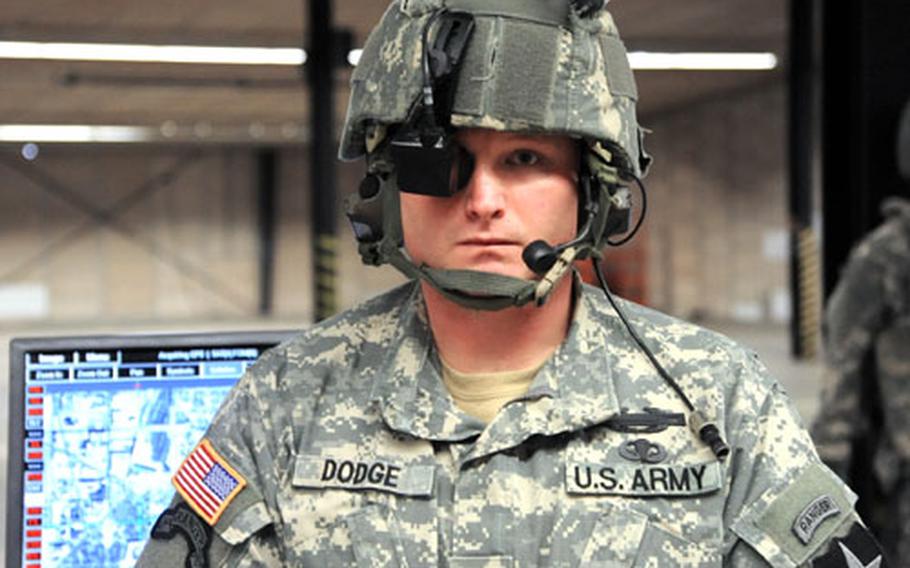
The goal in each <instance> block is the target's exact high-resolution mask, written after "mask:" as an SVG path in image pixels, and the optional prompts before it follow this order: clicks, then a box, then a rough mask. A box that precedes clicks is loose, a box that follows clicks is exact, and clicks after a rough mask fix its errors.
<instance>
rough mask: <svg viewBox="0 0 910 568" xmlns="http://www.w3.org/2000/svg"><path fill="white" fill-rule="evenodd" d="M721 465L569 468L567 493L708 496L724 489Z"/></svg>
mask: <svg viewBox="0 0 910 568" xmlns="http://www.w3.org/2000/svg"><path fill="white" fill-rule="evenodd" d="M721 483H722V475H721V468H720V463H718V462H717V461H710V462H705V463H700V464H692V465H672V464H665V465H640V466H635V465H627V464H608V465H607V464H588V463H567V464H566V491H567V492H569V493H576V494H583V495H633V496H643V497H655V496H661V495H663V496H674V495H705V494H708V493H713V492H714V491H717V490H718V489H720V488H721Z"/></svg>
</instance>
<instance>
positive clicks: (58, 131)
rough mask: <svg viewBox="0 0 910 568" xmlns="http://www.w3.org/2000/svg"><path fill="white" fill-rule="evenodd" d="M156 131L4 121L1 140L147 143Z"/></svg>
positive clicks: (135, 128) (122, 127)
mask: <svg viewBox="0 0 910 568" xmlns="http://www.w3.org/2000/svg"><path fill="white" fill-rule="evenodd" d="M154 137H155V136H154V132H153V130H152V129H151V128H148V127H144V126H89V125H79V124H59V125H45V124H0V142H32V143H39V142H112V143H123V142H146V141H148V140H151V139H153V138H154Z"/></svg>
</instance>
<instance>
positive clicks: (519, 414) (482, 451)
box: [372, 283, 619, 459]
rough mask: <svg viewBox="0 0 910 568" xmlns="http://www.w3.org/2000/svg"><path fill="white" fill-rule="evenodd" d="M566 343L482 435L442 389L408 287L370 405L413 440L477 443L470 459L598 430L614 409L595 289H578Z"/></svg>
mask: <svg viewBox="0 0 910 568" xmlns="http://www.w3.org/2000/svg"><path fill="white" fill-rule="evenodd" d="M576 291H577V295H576V302H575V312H574V314H573V320H572V324H571V325H570V327H569V332H568V334H567V336H566V339H565V340H564V341H563V343H562V344H561V345H560V346H559V348H558V349H557V350H556V352H555V353H554V354H553V356H552V357H550V359H549V360H548V361H547V362H546V363H545V364H544V366H543V368H541V370H540V372H539V373H538V374H537V376H536V377H535V378H534V381H533V382H532V384H531V387H530V389H529V391H528V393H527V394H526V395H525V396H524V397H522V399H520V400H519V401H515V402H512V403H510V404H509V405H507V406H506V408H505V409H503V411H502V412H500V413H499V415H498V416H497V417H496V419H495V420H494V421H493V422H492V423H490V424H489V426H488V427H487V428H486V429H485V428H484V425H483V424H482V423H481V422H480V421H478V420H477V419H475V418H472V417H470V416H468V415H467V414H465V413H463V412H461V411H460V410H459V409H458V408H457V407H456V406H455V404H454V402H453V401H452V398H451V397H450V396H449V394H448V392H447V391H446V388H445V385H444V384H443V382H442V378H441V374H440V365H439V358H438V356H437V354H436V349H435V346H434V343H433V340H432V333H431V331H430V328H429V324H428V320H427V315H426V305H425V303H424V299H423V295H422V293H421V291H420V287H419V286H418V285H416V284H415V285H413V288H412V290H411V293H410V294H409V297H408V300H407V301H406V304H405V305H404V306H403V307H402V310H401V312H400V314H401V315H400V321H399V322H398V328H397V329H398V331H397V334H396V336H395V338H394V339H393V340H392V341H391V342H390V344H389V345H390V349H389V350H388V356H387V358H386V359H385V361H384V362H383V363H382V365H381V367H380V368H379V369H377V373H376V375H375V382H374V384H373V396H372V398H373V400H374V401H375V403H376V404H378V405H379V408H380V412H381V414H382V417H383V419H384V421H385V422H386V424H387V426H388V427H389V428H391V429H392V430H395V431H399V432H402V433H406V434H409V435H412V436H415V437H417V438H422V439H429V440H440V441H461V440H467V439H469V438H473V437H477V436H479V438H478V440H477V444H475V446H474V448H472V450H471V452H470V453H469V455H468V456H467V457H468V459H474V458H478V457H481V456H482V455H487V454H489V453H492V452H495V451H499V450H502V449H506V448H510V447H514V446H517V445H519V444H521V443H522V442H524V441H525V440H526V439H528V438H530V437H531V436H534V435H542V436H553V435H557V434H560V433H564V432H573V431H578V430H581V429H584V428H586V427H588V426H592V425H594V424H598V423H602V422H603V421H605V420H606V419H607V418H609V417H611V416H612V415H614V414H615V413H616V412H618V410H619V405H618V402H617V396H616V391H615V388H614V385H613V377H612V371H611V368H610V364H609V359H608V350H607V349H606V347H607V341H608V331H609V330H608V329H605V327H604V325H603V323H602V320H601V319H600V318H597V317H594V314H595V312H596V307H595V306H594V304H593V298H592V294H596V293H597V291H596V290H595V289H594V288H588V287H583V286H581V285H580V284H577V283H576Z"/></svg>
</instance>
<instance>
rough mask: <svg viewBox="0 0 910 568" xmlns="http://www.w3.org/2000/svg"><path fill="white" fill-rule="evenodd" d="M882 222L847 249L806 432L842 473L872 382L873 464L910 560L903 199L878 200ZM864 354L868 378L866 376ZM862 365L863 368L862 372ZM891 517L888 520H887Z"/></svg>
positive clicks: (906, 207) (909, 223) (909, 275)
mask: <svg viewBox="0 0 910 568" xmlns="http://www.w3.org/2000/svg"><path fill="white" fill-rule="evenodd" d="M883 213H884V214H885V217H886V221H885V223H883V224H882V225H881V226H880V227H879V228H878V229H876V230H875V231H873V232H872V233H871V234H870V235H868V236H867V237H866V238H865V239H863V241H862V242H861V243H860V244H859V245H858V246H857V247H856V248H855V249H854V250H853V252H852V253H851V255H850V258H849V260H848V262H847V265H846V267H845V269H844V272H843V274H842V276H841V279H840V281H839V282H838V285H837V287H836V289H835V291H834V293H833V294H832V296H831V299H830V301H829V302H828V306H827V309H826V315H825V350H826V357H827V361H826V369H825V373H826V377H825V379H826V387H825V391H824V393H823V396H822V405H821V410H820V414H819V416H818V418H817V419H816V420H815V423H814V424H813V428H812V435H813V438H814V439H815V442H816V443H817V444H818V450H819V453H820V454H821V456H822V458H823V459H824V460H825V462H827V463H829V464H830V465H831V466H832V467H833V468H834V469H835V470H836V471H838V472H839V473H841V474H843V475H846V474H847V472H849V470H850V466H851V460H852V455H851V449H852V444H853V441H854V439H856V438H860V437H863V436H864V434H865V433H866V432H867V430H868V427H869V424H868V423H867V420H868V419H867V416H866V414H867V412H868V409H865V408H863V407H862V404H861V396H860V393H861V390H862V388H863V386H862V382H863V381H864V380H874V381H876V383H877V385H876V386H877V390H878V391H879V393H880V395H881V402H882V410H883V413H884V430H885V431H884V432H883V435H884V437H883V439H881V440H880V442H879V446H878V451H877V455H876V456H875V463H874V464H869V465H870V468H869V469H870V470H871V469H873V468H874V470H875V472H876V473H877V475H878V477H879V480H880V482H881V484H882V486H883V488H884V490H885V492H886V493H887V494H888V495H889V496H893V497H894V499H889V501H891V502H893V503H900V505H899V506H898V509H899V518H898V519H897V523H898V525H899V527H900V533H901V534H900V535H899V536H898V538H897V540H898V542H899V543H900V545H899V551H898V552H896V554H895V559H898V560H900V562H898V564H900V565H906V564H908V563H910V469H908V468H910V353H908V349H910V201H907V200H905V199H900V198H892V199H889V200H887V201H886V202H885V204H884V205H883ZM869 357H871V360H872V363H873V365H872V368H874V374H875V376H874V377H866V376H864V374H868V372H869V369H870V367H869V366H867V365H864V362H865V361H867V360H868V358H869ZM864 371H865V373H864ZM894 522H895V520H894V519H893V518H892V519H889V524H891V523H894Z"/></svg>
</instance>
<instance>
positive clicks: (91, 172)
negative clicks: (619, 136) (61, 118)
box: [0, 85, 788, 331]
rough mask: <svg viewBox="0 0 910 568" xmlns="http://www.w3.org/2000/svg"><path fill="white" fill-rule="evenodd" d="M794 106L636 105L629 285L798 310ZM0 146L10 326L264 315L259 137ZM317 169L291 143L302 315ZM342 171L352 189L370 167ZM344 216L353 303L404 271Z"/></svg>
mask: <svg viewBox="0 0 910 568" xmlns="http://www.w3.org/2000/svg"><path fill="white" fill-rule="evenodd" d="M783 116H784V96H783V92H782V87H781V86H779V85H778V86H771V87H766V88H763V89H761V90H758V91H754V92H753V91H750V92H746V93H743V94H741V95H739V96H738V97H736V98H730V99H724V100H717V101H707V102H704V103H701V104H699V105H696V106H694V107H689V108H686V109H685V110H680V111H676V112H670V113H664V114H660V115H656V116H652V117H647V116H645V117H643V118H642V121H643V123H644V124H646V125H647V126H648V127H649V128H650V129H652V130H653V133H652V134H651V135H650V136H649V137H648V139H647V143H648V147H649V150H650V151H651V153H652V154H653V155H654V156H655V163H654V166H653V168H652V170H651V173H650V175H649V176H648V177H647V178H646V180H645V181H646V184H647V187H648V196H649V210H648V215H647V218H646V221H645V225H644V228H643V231H642V233H641V234H640V235H639V236H638V237H636V240H635V241H633V242H632V243H631V244H630V245H627V246H626V247H624V248H623V249H619V250H613V251H610V252H609V253H608V263H607V265H608V267H609V268H611V270H613V272H614V273H616V272H619V273H622V272H624V271H626V272H628V271H629V270H630V269H632V268H633V267H631V266H630V263H637V264H640V265H641V266H643V267H644V272H645V284H646V285H645V287H644V288H645V289H644V290H643V291H642V292H641V293H640V294H637V293H633V294H630V295H632V296H635V297H636V298H638V299H641V300H643V301H644V302H646V303H648V304H651V305H653V306H655V307H657V308H659V309H663V310H665V311H668V312H671V313H674V314H677V315H680V316H683V317H687V318H702V319H705V318H707V319H721V320H733V321H746V322H755V321H773V322H782V321H785V320H786V319H787V316H788V311H787V306H788V300H787V295H788V292H787V288H786V275H787V273H786V270H787V267H786V263H785V261H786V257H785V251H786V230H785V229H786V220H785V216H786V211H785V194H784V191H785V178H784V158H785V156H784V144H783V140H784V120H783ZM0 152H2V154H0V179H2V182H0V183H2V191H0V294H5V295H6V298H8V299H9V302H7V303H6V307H5V309H0V317H3V318H5V319H2V320H0V325H3V327H8V328H10V329H18V330H23V331H24V330H27V329H28V328H30V327H34V326H39V327H41V326H45V325H47V324H50V323H53V324H67V325H70V326H71V325H77V324H79V323H84V324H87V325H89V326H97V325H99V324H118V323H119V324H129V323H136V322H143V321H145V322H151V321H160V320H166V321H168V322H170V323H172V324H173V325H175V326H177V327H179V326H180V324H181V322H198V321H200V320H224V319H246V318H255V317H257V312H256V306H257V298H258V286H259V274H258V254H259V250H258V233H257V231H258V228H257V217H256V207H257V203H256V197H255V195H256V191H257V188H256V177H255V161H254V157H253V154H252V151H251V150H249V149H243V148H240V147H206V148H204V149H198V148H194V147H190V146H187V147H185V148H181V147H177V148H174V147H155V146H145V147H136V146H130V147H125V146H122V147H110V146H78V147H77V146H66V145H57V146H46V147H42V149H41V152H40V154H39V157H38V159H37V160H35V161H33V162H27V161H25V160H24V159H23V158H21V157H20V156H19V155H18V148H16V147H4V148H2V149H0ZM308 168H309V165H308V163H307V157H306V153H305V148H303V147H295V148H286V149H283V150H281V152H280V173H279V183H278V185H279V195H278V206H277V208H278V218H277V233H276V256H275V304H274V306H275V308H274V312H275V313H274V317H277V318H281V319H284V320H289V319H290V320H296V321H298V322H299V323H300V325H306V324H308V323H309V322H310V321H311V319H312V315H311V314H312V301H311V300H312V293H311V290H312V282H311V277H310V266H311V244H310V238H311V237H310V227H309V218H310V212H309V196H308V195H307V190H306V189H305V187H306V186H307V184H308V179H309V178H308ZM338 172H339V185H340V188H341V191H342V193H345V194H346V193H349V192H351V191H353V190H354V189H355V188H356V187H357V184H358V182H359V179H360V176H361V172H362V166H361V165H360V164H339V165H338ZM77 200H78V201H79V203H81V204H82V205H81V206H79V205H78V204H77V205H74V203H75V202H76V201H77ZM86 207H90V208H93V209H94V210H95V216H94V217H92V216H90V215H89V214H87V213H86V211H85V210H84V209H85V208H86ZM111 208H118V210H119V212H117V213H115V214H112V215H110V216H109V217H108V218H105V217H104V216H103V215H104V212H105V211H108V210H110V209H111ZM340 209H341V206H339V210H340ZM340 223H341V235H340V237H341V238H340V252H339V254H340V257H339V292H340V303H341V305H342V306H343V307H347V306H350V305H352V304H354V303H356V302H358V301H360V300H362V299H364V298H366V297H368V296H371V295H373V294H374V293H375V292H377V291H379V290H382V289H385V288H387V287H389V286H392V285H394V284H395V283H398V282H400V281H401V279H400V278H399V277H398V276H397V273H395V272H394V271H393V270H390V269H388V268H381V269H377V268H372V267H364V266H362V265H361V264H360V260H359V257H358V256H357V253H356V248H355V245H354V242H353V239H352V238H351V237H350V234H349V231H348V228H347V226H346V223H345V222H344V221H343V220H341V221H340ZM612 259H616V264H612V263H611V261H612ZM4 310H5V311H4Z"/></svg>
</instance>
